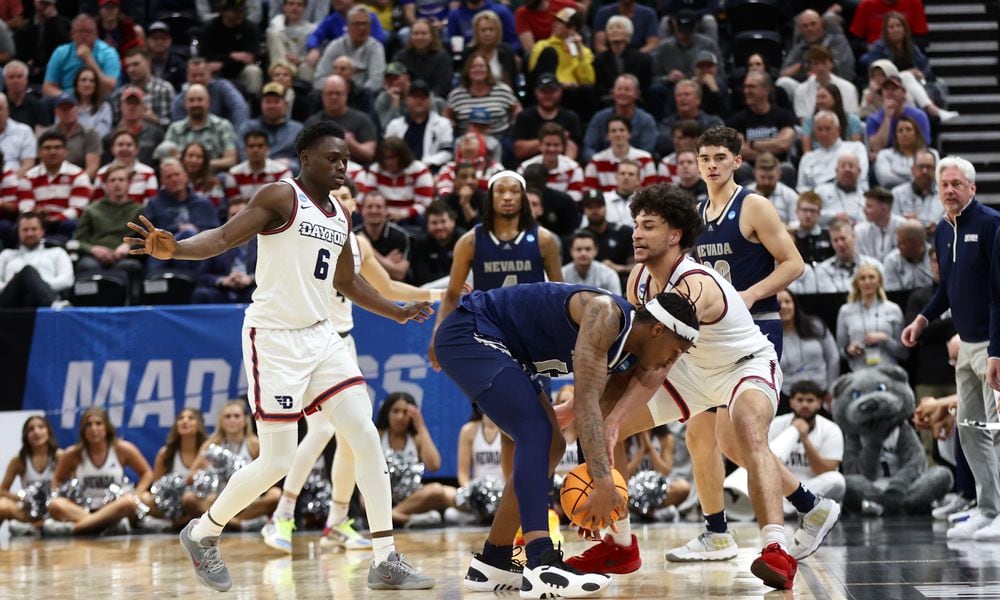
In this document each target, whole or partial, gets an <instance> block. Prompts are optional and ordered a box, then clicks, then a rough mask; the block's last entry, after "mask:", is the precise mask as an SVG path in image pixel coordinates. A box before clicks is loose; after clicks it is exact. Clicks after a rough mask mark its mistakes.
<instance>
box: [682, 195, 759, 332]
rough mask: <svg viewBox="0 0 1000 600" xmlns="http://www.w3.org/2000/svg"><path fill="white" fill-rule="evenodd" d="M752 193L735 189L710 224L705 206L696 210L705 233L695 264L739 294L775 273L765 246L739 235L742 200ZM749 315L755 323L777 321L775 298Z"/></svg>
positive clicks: (757, 304)
mask: <svg viewBox="0 0 1000 600" xmlns="http://www.w3.org/2000/svg"><path fill="white" fill-rule="evenodd" d="M752 193H753V192H751V191H749V190H747V189H746V188H744V187H743V186H736V191H735V192H734V193H733V197H732V198H730V199H729V202H728V203H726V207H725V209H724V210H723V211H722V213H721V214H720V215H719V216H718V218H716V219H712V220H711V221H709V220H708V202H707V201H706V202H703V203H702V204H701V206H700V207H699V212H700V213H701V218H702V220H703V221H704V222H705V231H704V232H702V234H701V236H699V237H698V241H697V242H696V244H695V249H696V251H697V253H698V260H700V261H701V262H703V263H705V264H707V265H708V266H710V267H712V268H713V269H715V271H716V272H718V274H719V275H722V276H723V277H725V278H726V280H728V281H729V282H730V283H732V284H733V287H735V288H736V289H737V290H739V291H743V290H747V289H749V288H751V287H753V286H754V285H756V284H757V283H758V282H760V281H761V280H763V279H764V278H766V277H767V276H768V275H770V274H771V273H773V272H774V257H773V256H771V253H770V252H768V251H767V248H765V247H764V244H761V243H760V242H751V241H750V240H748V239H746V238H745V237H744V236H743V232H742V231H740V213H741V211H742V210H743V200H744V199H746V197H747V196H749V195H750V194H752ZM750 312H751V314H753V315H754V318H755V319H777V318H778V314H777V313H778V297H777V296H771V297H769V298H762V299H760V300H758V301H757V302H755V303H754V305H753V306H752V307H751V308H750ZM767 313H774V314H773V315H768V314H767Z"/></svg>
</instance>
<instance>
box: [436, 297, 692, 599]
mask: <svg viewBox="0 0 1000 600" xmlns="http://www.w3.org/2000/svg"><path fill="white" fill-rule="evenodd" d="M697 337H698V324H697V318H696V317H695V315H694V310H693V307H692V306H691V304H690V302H689V301H688V300H687V299H685V298H682V297H681V296H680V295H678V294H669V293H667V294H660V295H658V296H656V297H654V298H653V299H652V300H650V301H649V302H648V303H646V304H644V305H643V306H641V307H640V308H638V309H636V308H635V307H633V306H632V305H631V304H629V302H628V301H627V300H626V299H625V298H622V297H620V296H614V295H611V294H610V293H608V292H605V291H603V290H599V289H597V288H592V287H587V286H582V285H567V284H558V283H536V284H526V285H517V286H512V287H504V288H500V289H494V290H491V291H489V292H479V291H477V292H472V293H471V294H469V295H467V296H464V297H462V298H461V300H460V301H459V303H458V306H457V307H456V309H455V310H454V311H453V312H452V313H451V314H450V315H449V316H448V318H446V319H445V320H444V322H443V323H442V324H441V326H440V327H439V329H438V332H437V336H436V338H435V346H436V350H437V356H438V359H439V360H440V363H441V366H442V368H443V369H444V371H445V372H446V373H447V374H448V376H449V377H450V378H451V379H452V380H454V381H455V383H456V384H458V386H459V387H460V388H462V391H464V392H465V393H466V395H468V396H469V398H470V399H471V400H472V401H473V402H474V403H475V404H476V406H478V407H479V409H480V410H481V411H482V412H483V413H484V414H486V415H488V416H489V417H490V418H491V419H492V420H493V421H494V422H495V423H496V424H497V426H498V427H499V428H500V429H501V431H503V432H504V433H506V434H507V435H508V436H509V437H510V438H511V439H512V440H513V441H514V448H515V450H514V457H513V459H514V464H513V474H512V476H511V477H510V479H508V481H507V484H506V486H505V488H504V489H505V490H506V493H505V494H504V495H503V497H502V498H501V501H500V506H499V507H498V509H497V513H496V515H495V516H494V520H493V524H492V526H491V529H490V534H489V538H488V539H487V541H486V543H485V544H484V547H483V552H482V553H481V554H477V555H476V556H475V557H473V560H472V564H471V565H470V567H469V570H468V573H467V575H466V578H465V583H464V586H465V588H466V589H467V590H470V591H486V592H495V591H504V590H513V589H518V588H520V590H521V592H520V593H521V597H522V598H547V597H556V596H558V597H566V598H583V597H590V596H595V595H598V594H600V593H602V592H603V591H604V589H605V588H606V587H607V585H608V583H609V578H608V576H606V575H603V574H599V573H597V574H584V573H581V572H579V571H577V570H575V569H573V568H571V567H569V566H567V565H566V564H565V563H564V562H563V561H562V552H561V551H560V550H557V549H554V548H553V545H552V540H551V538H550V537H549V529H548V517H547V514H548V495H549V494H548V491H549V487H550V478H551V476H552V470H553V468H554V467H555V465H556V464H557V463H558V461H559V459H560V458H561V456H562V452H563V450H562V449H563V447H564V445H565V442H564V441H563V438H562V436H561V435H559V434H558V431H559V430H558V425H557V423H556V420H555V413H554V412H553V409H552V406H551V403H550V401H549V399H548V396H547V395H546V394H545V393H544V392H541V391H540V390H539V388H538V386H537V385H536V384H535V383H534V382H533V381H532V377H533V376H535V375H537V374H540V373H544V374H548V375H553V376H555V375H567V374H569V373H572V374H573V376H574V379H575V381H576V390H577V392H576V396H575V400H574V403H573V413H574V415H575V416H576V424H577V431H578V433H579V436H580V437H579V440H580V444H581V445H582V446H583V448H584V451H585V453H586V456H587V464H588V467H589V470H590V474H591V476H592V478H593V480H594V487H593V489H592V490H591V492H590V495H589V498H588V499H587V501H586V502H585V503H584V504H583V506H582V507H581V510H582V511H583V512H584V515H585V516H584V519H583V524H584V525H585V526H587V527H588V528H594V527H602V526H611V522H612V514H614V512H615V510H616V509H619V508H624V498H622V497H621V496H620V495H619V494H618V492H617V491H616V490H615V486H614V483H613V481H612V478H611V467H610V461H609V458H608V453H607V450H606V449H605V445H604V423H603V418H602V416H601V410H600V404H599V399H600V396H601V394H602V392H603V391H604V389H605V386H606V384H608V376H609V373H610V374H614V375H615V377H616V378H617V379H618V380H619V381H620V380H621V379H623V378H624V379H626V381H627V385H628V386H629V387H628V389H629V390H630V391H632V390H636V393H637V394H639V395H643V394H645V397H650V396H652V395H653V392H654V390H655V389H656V388H658V387H659V386H660V385H661V384H662V382H663V377H664V376H665V375H666V373H667V371H668V370H669V368H670V366H671V365H672V364H673V363H674V362H675V361H676V360H677V359H678V358H679V357H680V355H681V354H682V353H683V352H684V351H686V350H687V349H688V348H690V347H691V345H692V344H693V343H694V342H695V341H696V340H697ZM546 457H547V458H548V460H546V459H545V458H546ZM518 517H519V518H518ZM519 521H520V524H521V526H522V529H523V530H524V539H525V554H526V556H527V564H526V566H525V567H524V568H523V569H522V568H521V567H520V566H519V565H518V564H517V563H514V562H513V561H512V560H511V558H512V554H513V545H512V544H511V541H512V540H513V537H514V531H515V530H516V529H517V526H518V522H519Z"/></svg>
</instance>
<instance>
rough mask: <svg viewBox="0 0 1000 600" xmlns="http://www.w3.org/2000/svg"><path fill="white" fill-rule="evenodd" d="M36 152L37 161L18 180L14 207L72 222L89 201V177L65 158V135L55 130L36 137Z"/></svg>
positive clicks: (47, 218) (51, 219)
mask: <svg viewBox="0 0 1000 600" xmlns="http://www.w3.org/2000/svg"><path fill="white" fill-rule="evenodd" d="M38 154H39V155H40V157H41V159H42V162H41V164H38V165H35V166H34V167H32V168H30V169H28V172H27V173H25V174H24V177H22V178H21V180H20V181H19V182H18V190H17V199H18V209H19V210H20V211H21V212H28V211H31V212H37V213H40V214H43V215H44V216H45V220H46V221H75V220H76V219H77V218H78V217H79V216H80V213H82V212H83V209H85V208H87V204H89V203H90V196H91V193H92V191H91V190H92V188H91V186H90V178H89V177H87V173H86V172H85V171H84V170H83V169H81V168H80V167H78V166H76V165H74V164H71V163H69V162H67V161H66V136H65V135H63V134H62V133H61V132H59V131H55V130H49V131H45V132H43V133H42V135H41V136H39V138H38Z"/></svg>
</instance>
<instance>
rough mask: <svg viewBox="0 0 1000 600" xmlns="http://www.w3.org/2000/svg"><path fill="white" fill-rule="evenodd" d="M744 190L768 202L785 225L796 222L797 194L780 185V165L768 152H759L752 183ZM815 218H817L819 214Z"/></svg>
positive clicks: (782, 184)
mask: <svg viewBox="0 0 1000 600" xmlns="http://www.w3.org/2000/svg"><path fill="white" fill-rule="evenodd" d="M746 188H747V190H749V191H751V192H755V193H757V194H760V195H761V196H764V197H765V198H767V199H768V200H770V201H771V204H773V205H774V210H776V211H777V212H778V216H779V217H781V222H782V223H784V224H785V225H790V224H791V223H794V222H795V221H796V218H795V205H796V201H797V200H798V198H799V194H798V192H796V191H795V190H793V189H792V188H790V187H788V186H787V185H785V184H784V183H782V181H781V163H779V162H778V159H777V158H775V157H774V155H773V154H771V153H770V152H761V153H760V156H758V157H757V160H755V161H754V163H753V181H751V182H750V183H748V184H747V185H746ZM816 217H817V219H818V218H819V213H817V214H816Z"/></svg>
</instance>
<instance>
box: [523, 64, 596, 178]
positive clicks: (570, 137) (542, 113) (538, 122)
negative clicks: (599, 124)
mask: <svg viewBox="0 0 1000 600" xmlns="http://www.w3.org/2000/svg"><path fill="white" fill-rule="evenodd" d="M562 98H563V89H562V85H561V84H560V83H559V80H558V79H556V76H555V75H553V74H552V73H542V74H540V75H538V76H537V77H536V78H535V105H534V106H529V107H528V108H526V109H524V110H523V111H521V112H520V113H519V114H518V115H517V118H516V119H515V120H514V130H513V132H512V135H513V137H514V157H515V158H517V159H518V160H524V159H526V158H530V157H532V156H535V155H537V154H538V153H539V152H541V144H540V143H539V140H538V132H539V131H540V130H541V128H542V127H543V126H544V125H545V124H547V123H555V124H557V125H559V126H560V127H562V128H563V130H564V131H565V132H566V136H567V139H566V148H565V150H564V152H563V153H564V154H565V155H566V156H568V157H569V158H572V159H573V160H576V158H577V156H579V152H580V144H581V143H582V142H583V132H582V130H581V127H580V116H579V115H577V114H576V112H574V111H573V110H572V109H569V108H566V107H564V106H563V104H562Z"/></svg>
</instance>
